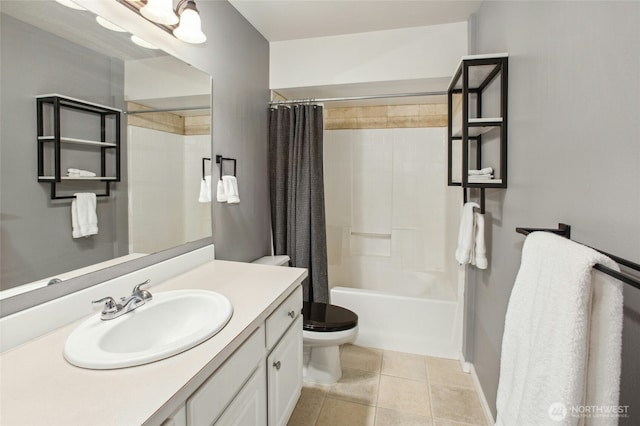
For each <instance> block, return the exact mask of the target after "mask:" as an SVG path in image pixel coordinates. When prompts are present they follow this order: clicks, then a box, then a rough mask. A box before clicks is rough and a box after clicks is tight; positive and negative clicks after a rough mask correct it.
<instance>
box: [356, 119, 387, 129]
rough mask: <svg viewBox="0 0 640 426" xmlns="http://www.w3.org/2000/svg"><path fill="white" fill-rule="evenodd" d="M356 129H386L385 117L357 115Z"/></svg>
mask: <svg viewBox="0 0 640 426" xmlns="http://www.w3.org/2000/svg"><path fill="white" fill-rule="evenodd" d="M356 123H357V124H356V126H357V127H356V129H386V128H387V127H388V125H387V117H358V118H356Z"/></svg>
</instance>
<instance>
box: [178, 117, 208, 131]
mask: <svg viewBox="0 0 640 426" xmlns="http://www.w3.org/2000/svg"><path fill="white" fill-rule="evenodd" d="M184 134H185V135H210V134H211V116H210V115H197V116H186V117H184Z"/></svg>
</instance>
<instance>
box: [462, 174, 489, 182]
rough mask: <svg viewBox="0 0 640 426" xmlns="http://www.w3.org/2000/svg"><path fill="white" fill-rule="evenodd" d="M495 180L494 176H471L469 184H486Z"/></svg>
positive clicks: (468, 179) (468, 180)
mask: <svg viewBox="0 0 640 426" xmlns="http://www.w3.org/2000/svg"><path fill="white" fill-rule="evenodd" d="M491 179H493V175H469V177H468V178H467V182H476V183H477V182H486V181H488V180H491Z"/></svg>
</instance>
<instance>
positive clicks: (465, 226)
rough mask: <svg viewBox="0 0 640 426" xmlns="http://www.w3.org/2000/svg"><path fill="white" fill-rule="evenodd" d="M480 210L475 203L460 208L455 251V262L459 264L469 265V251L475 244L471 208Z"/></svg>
mask: <svg viewBox="0 0 640 426" xmlns="http://www.w3.org/2000/svg"><path fill="white" fill-rule="evenodd" d="M474 207H475V208H480V206H479V205H478V204H476V203H471V202H470V203H466V204H465V205H464V206H463V207H462V217H461V219H460V230H459V232H458V247H457V249H456V260H457V261H458V263H460V264H463V265H464V264H465V263H469V261H470V260H471V251H472V250H473V248H474V244H475V242H474V241H475V224H474V218H475V216H474V214H473V208H474Z"/></svg>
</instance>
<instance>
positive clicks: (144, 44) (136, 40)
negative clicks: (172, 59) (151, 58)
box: [131, 35, 158, 50]
mask: <svg viewBox="0 0 640 426" xmlns="http://www.w3.org/2000/svg"><path fill="white" fill-rule="evenodd" d="M131 41H132V42H134V43H135V44H137V45H138V46H140V47H144V48H145V49H154V50H157V49H158V48H157V47H156V46H154V45H153V44H151V43H149V42H148V41H145V40H143V39H141V38H140V37H138V36H137V35H132V36H131Z"/></svg>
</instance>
